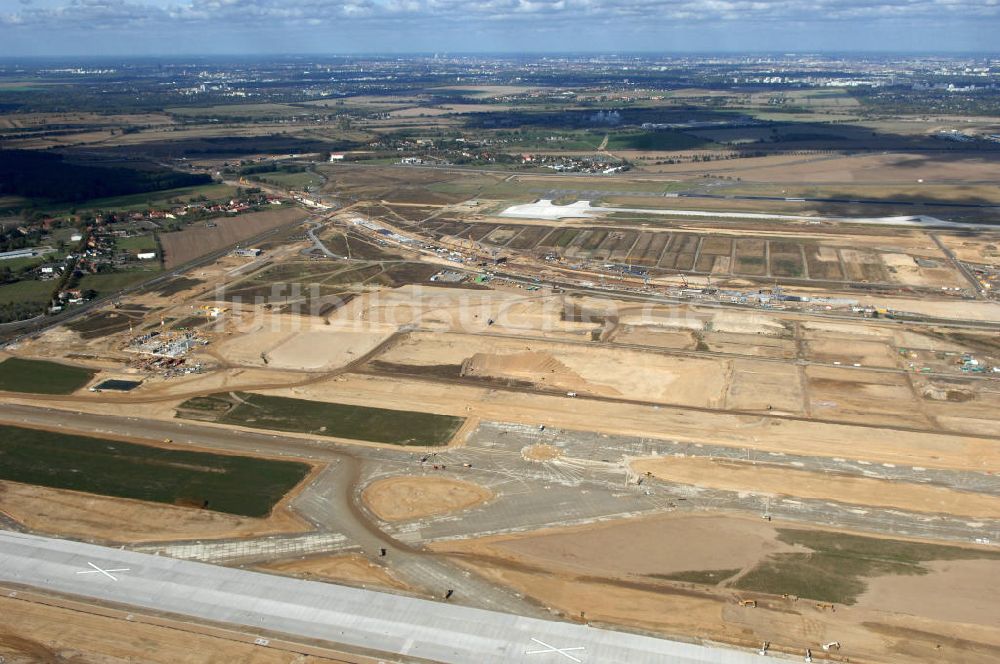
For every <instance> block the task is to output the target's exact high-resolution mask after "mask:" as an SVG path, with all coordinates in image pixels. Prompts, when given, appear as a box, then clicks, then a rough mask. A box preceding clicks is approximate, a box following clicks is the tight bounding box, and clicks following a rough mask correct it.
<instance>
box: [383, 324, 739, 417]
mask: <svg viewBox="0 0 1000 664" xmlns="http://www.w3.org/2000/svg"><path fill="white" fill-rule="evenodd" d="M379 359H380V360H382V361H385V362H391V363H398V364H408V365H413V366H434V365H453V366H456V367H459V366H460V367H461V373H462V375H463V376H467V377H470V378H484V379H495V380H512V381H522V382H528V383H531V384H533V385H536V386H538V387H542V388H550V389H554V390H559V391H579V392H588V393H593V394H600V395H604V396H621V397H626V398H631V399H637V400H647V401H659V402H663V403H674V404H684V405H697V406H707V407H712V406H718V405H721V403H722V398H723V393H724V391H725V386H726V381H727V373H728V372H729V370H730V368H729V363H728V361H726V360H722V359H714V358H690V357H673V356H669V355H659V354H652V353H644V352H641V351H635V350H631V349H621V348H618V349H616V348H613V347H608V346H597V345H595V346H581V345H571V344H560V343H558V342H554V341H553V342H548V341H533V340H525V341H517V340H515V339H501V338H495V337H484V336H476V335H467V334H451V335H433V334H421V333H418V334H414V335H411V336H410V337H408V338H407V339H406V340H405V341H403V342H402V343H400V344H398V345H397V346H395V347H394V348H392V349H391V350H390V351H388V352H387V353H385V354H384V355H382V356H381V357H380V358H379Z"/></svg>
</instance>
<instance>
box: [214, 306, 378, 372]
mask: <svg viewBox="0 0 1000 664" xmlns="http://www.w3.org/2000/svg"><path fill="white" fill-rule="evenodd" d="M358 327H359V328H360V329H355V327H354V326H352V325H350V324H349V323H346V324H344V323H340V324H330V325H327V324H325V323H324V321H323V320H322V319H319V318H315V317H303V316H297V315H292V314H274V315H261V316H259V317H258V319H257V320H256V321H255V322H254V323H253V324H252V325H250V326H247V327H243V328H241V329H240V331H239V333H238V334H236V335H235V336H233V337H231V338H229V339H227V340H225V341H223V342H222V343H221V344H219V345H218V347H217V348H215V349H214V352H215V354H216V355H217V356H218V357H220V358H222V359H224V360H226V361H228V362H231V363H233V364H239V365H242V366H251V367H260V368H264V367H266V368H268V369H289V370H293V371H329V370H331V369H335V368H337V367H341V366H343V365H345V364H348V363H350V362H353V361H355V360H357V359H360V358H361V357H362V356H363V355H365V354H366V353H368V352H369V351H371V350H372V349H373V348H375V347H376V346H378V344H380V343H382V342H383V341H385V340H386V339H387V338H388V337H389V335H390V334H392V332H393V331H394V329H392V328H389V327H387V326H382V325H377V324H375V325H364V326H358Z"/></svg>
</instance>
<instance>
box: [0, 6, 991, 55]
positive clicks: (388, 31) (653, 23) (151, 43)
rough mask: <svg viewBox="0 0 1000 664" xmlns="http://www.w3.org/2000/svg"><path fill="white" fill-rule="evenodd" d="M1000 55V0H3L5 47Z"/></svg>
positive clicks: (1, 44) (0, 48)
mask: <svg viewBox="0 0 1000 664" xmlns="http://www.w3.org/2000/svg"><path fill="white" fill-rule="evenodd" d="M822 50H825V51H850V50H867V51H914V52H945V51H967V52H989V51H992V52H997V51H1000V0H0V56H18V55H76V54H79V55H94V54H110V55H114V54H198V53H204V54H211V53H292V52H315V53H366V52H367V53H373V52H377V53H385V52H401V53H412V52H490V51H501V52H511V51H529V52H544V51H662V52H669V51H701V52H704V51H770V52H775V51H799V52H802V51H822Z"/></svg>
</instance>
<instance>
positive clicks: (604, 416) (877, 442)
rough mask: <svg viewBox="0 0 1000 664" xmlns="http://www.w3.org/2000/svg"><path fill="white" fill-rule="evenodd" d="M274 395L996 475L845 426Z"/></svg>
mask: <svg viewBox="0 0 1000 664" xmlns="http://www.w3.org/2000/svg"><path fill="white" fill-rule="evenodd" d="M274 393H276V394H285V395H287V396H298V397H301V398H306V399H321V400H322V399H328V400H330V401H335V402H337V403H347V404H358V405H368V406H385V407H390V408H391V407H392V405H393V404H397V405H398V404H399V403H406V404H408V407H409V408H411V409H414V410H424V411H426V412H430V413H441V414H445V415H458V416H462V417H478V418H480V419H483V420H490V421H497V422H523V423H525V424H535V425H537V424H538V423H546V424H550V425H551V426H555V427H563V428H567V429H582V430H586V431H597V432H602V433H609V434H622V435H635V436H650V437H653V438H665V439H668V440H674V439H678V440H690V441H693V442H706V443H718V444H722V445H728V446H735V447H744V448H746V447H749V448H750V449H755V450H768V451H776V452H785V453H788V454H805V455H819V456H831V455H837V456H845V455H846V456H849V457H851V458H857V459H865V460H869V461H878V462H891V463H900V464H904V463H905V464H909V465H915V466H924V467H931V468H956V469H976V470H995V469H996V468H997V467H1000V450H998V448H997V444H996V441H994V440H992V439H988V438H979V437H976V436H974V435H956V434H950V433H936V432H921V431H908V430H893V431H891V433H883V434H880V435H877V436H876V435H873V429H869V428H864V427H858V426H855V425H850V424H833V423H829V422H810V421H803V420H788V419H778V418H768V417H763V416H759V415H743V414H734V413H725V412H709V411H696V412H692V411H690V410H686V409H682V408H672V407H670V406H665V405H664V406H660V407H658V408H652V407H650V406H645V405H633V404H623V403H605V402H599V401H587V402H586V406H585V407H584V406H581V405H580V404H581V403H582V401H581V400H580V399H568V398H566V397H558V396H548V395H539V394H524V393H517V392H504V391H499V390H492V389H489V388H484V387H478V386H463V385H437V384H433V383H427V382H424V381H418V380H409V379H406V378H402V377H399V376H395V377H391V378H390V377H380V376H369V375H356V374H351V375H346V376H340V377H339V378H338V379H336V380H333V381H327V382H323V383H313V384H310V385H307V386H303V387H300V388H294V389H291V390H275V391H274Z"/></svg>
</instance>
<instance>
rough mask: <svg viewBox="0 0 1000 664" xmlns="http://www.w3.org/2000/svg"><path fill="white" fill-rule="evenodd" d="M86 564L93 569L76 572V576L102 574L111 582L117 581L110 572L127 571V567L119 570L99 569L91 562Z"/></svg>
mask: <svg viewBox="0 0 1000 664" xmlns="http://www.w3.org/2000/svg"><path fill="white" fill-rule="evenodd" d="M87 564H88V565H90V566H91V567H93V568H94V569H82V570H80V571H79V572H77V574H103V575H104V576H106V577H108V578H109V579H111V580H112V581H117V580H118V577H117V576H114V575H113V574H111V572H128V571H129V568H128V567H121V568H119V569H101V568H100V567H98V566H97V565H95V564H94V563H92V562H88V563H87Z"/></svg>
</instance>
